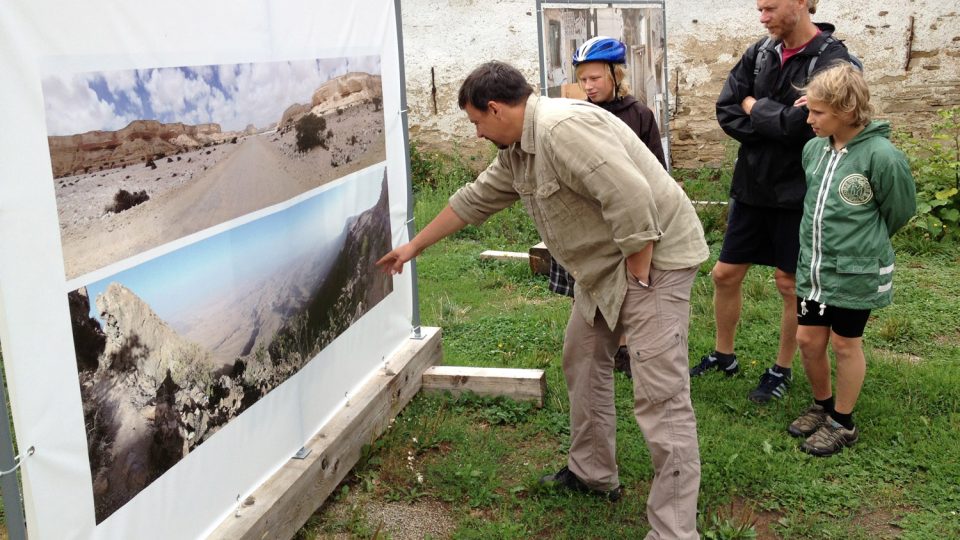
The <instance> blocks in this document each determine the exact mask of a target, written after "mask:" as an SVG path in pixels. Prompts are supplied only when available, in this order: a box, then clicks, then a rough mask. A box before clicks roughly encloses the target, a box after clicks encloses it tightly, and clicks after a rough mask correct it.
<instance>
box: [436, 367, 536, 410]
mask: <svg viewBox="0 0 960 540" xmlns="http://www.w3.org/2000/svg"><path fill="white" fill-rule="evenodd" d="M423 391H425V392H427V391H435V392H442V391H449V392H451V393H454V394H458V393H460V392H465V391H470V392H473V393H475V394H478V395H481V396H504V397H508V398H510V399H514V400H517V401H533V402H535V403H536V405H537V407H543V397H544V395H545V394H546V393H547V377H546V375H545V374H544V372H543V370H542V369H511V368H480V367H463V366H433V367H431V368H429V369H427V370H426V371H424V372H423Z"/></svg>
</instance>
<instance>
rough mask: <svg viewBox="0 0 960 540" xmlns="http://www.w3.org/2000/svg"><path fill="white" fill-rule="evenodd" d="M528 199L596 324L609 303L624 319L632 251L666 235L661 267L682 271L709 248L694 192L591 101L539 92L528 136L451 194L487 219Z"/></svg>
mask: <svg viewBox="0 0 960 540" xmlns="http://www.w3.org/2000/svg"><path fill="white" fill-rule="evenodd" d="M518 199H519V200H521V201H523V204H524V206H525V207H526V209H527V212H528V213H529V214H530V216H531V217H532V218H533V221H534V223H535V224H536V226H537V230H538V231H539V232H540V237H541V238H542V239H543V241H544V243H545V244H546V245H547V247H548V248H549V250H550V254H551V255H553V257H554V258H555V259H556V260H557V262H559V263H560V264H562V265H563V266H564V267H565V268H566V269H567V270H568V271H570V274H571V275H573V277H574V278H575V279H576V280H577V283H576V289H575V291H576V292H575V294H576V298H577V301H576V302H575V304H574V305H575V309H577V311H578V312H579V313H580V314H581V315H582V316H583V318H584V319H586V321H587V324H590V325H593V320H594V315H595V314H596V310H597V309H598V308H599V309H600V312H601V314H603V318H604V320H606V321H607V325H608V326H609V327H610V329H611V330H613V329H614V328H615V327H616V325H617V319H618V317H619V314H620V306H621V305H622V303H623V299H624V296H625V295H626V290H627V270H626V262H625V260H626V257H627V256H629V255H632V254H634V253H636V252H638V251H640V250H642V249H643V248H644V246H646V245H647V243H648V242H656V245H655V246H654V249H653V266H654V267H656V268H658V269H660V270H678V269H681V268H689V267H691V266H695V265H698V264H700V263H701V262H703V261H705V260H706V259H707V256H708V255H709V251H708V249H707V244H706V242H705V241H704V238H703V228H702V227H701V225H700V220H699V219H698V218H697V213H696V211H695V210H694V208H693V205H692V204H691V203H690V199H689V198H687V196H686V194H685V193H684V192H683V190H682V189H681V188H680V186H679V185H678V184H677V183H676V182H675V181H674V180H673V178H671V177H670V175H669V174H668V173H667V172H666V171H665V170H664V169H663V166H661V165H660V163H659V162H658V161H657V158H656V157H654V155H653V154H652V153H651V152H650V150H649V149H648V148H647V147H646V146H645V145H644V144H643V142H642V141H641V140H640V138H639V137H637V136H636V134H635V133H634V132H633V131H631V130H630V128H629V127H627V125H626V124H624V123H623V122H622V121H620V120H619V119H618V118H617V117H616V116H614V115H612V114H610V113H608V112H607V111H605V110H603V109H601V108H600V107H597V106H595V105H593V104H590V103H587V102H585V101H577V100H569V99H551V98H544V97H539V96H536V95H531V96H530V97H529V98H528V99H527V103H526V109H525V111H524V118H523V134H522V135H521V137H520V142H519V143H514V144H512V145H510V146H509V147H508V148H506V149H505V150H501V151H500V152H499V153H498V154H497V158H496V159H495V160H494V161H493V163H491V164H490V166H489V167H487V169H486V170H485V171H484V172H482V173H481V174H480V176H479V177H477V180H476V181H474V182H471V183H469V184H466V185H465V186H463V187H462V188H460V189H459V190H458V191H457V192H456V193H454V194H453V196H452V197H450V207H451V208H452V209H453V211H454V212H455V213H456V214H457V216H459V217H460V218H461V219H463V220H464V221H466V222H467V223H471V224H474V225H479V224H480V223H483V222H484V221H485V220H486V219H487V218H489V217H490V216H491V215H493V214H495V213H496V212H498V211H500V210H502V209H504V208H506V207H507V206H510V205H511V204H513V203H514V202H515V201H517V200H518Z"/></svg>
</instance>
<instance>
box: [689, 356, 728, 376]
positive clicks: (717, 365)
mask: <svg viewBox="0 0 960 540" xmlns="http://www.w3.org/2000/svg"><path fill="white" fill-rule="evenodd" d="M716 354H717V353H716V352H712V353H710V354H708V355H706V356H704V357H703V358H701V359H700V363H699V364H697V365H695V366H693V367H692V368H690V376H691V377H699V376H700V375H703V374H704V373H706V372H708V371H710V370H711V369H716V370H718V371H722V372H723V373H724V374H725V375H726V376H727V377H733V376H734V374H736V373H737V372H738V371H740V364H738V363H737V355H735V354H731V355H730V357H731V359H730V360H727V361H726V362H724V361H723V360H721V359H719V358H717V357H716V356H715V355H716Z"/></svg>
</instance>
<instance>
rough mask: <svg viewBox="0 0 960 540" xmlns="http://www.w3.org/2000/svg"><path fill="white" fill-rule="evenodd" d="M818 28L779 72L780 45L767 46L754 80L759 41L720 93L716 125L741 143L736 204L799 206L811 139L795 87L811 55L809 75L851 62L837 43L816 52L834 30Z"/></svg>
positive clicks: (804, 77)
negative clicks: (747, 108)
mask: <svg viewBox="0 0 960 540" xmlns="http://www.w3.org/2000/svg"><path fill="white" fill-rule="evenodd" d="M817 27H818V28H820V30H821V33H820V34H819V35H817V37H815V38H814V39H813V41H811V42H810V44H809V45H807V46H806V48H804V50H802V51H800V52H799V53H797V54H795V55H794V56H791V57H790V58H789V59H788V60H787V62H786V64H785V65H784V66H783V67H782V68H781V66H780V54H779V52H778V51H779V47H780V46H781V45H782V43H781V42H779V41H778V42H776V43H774V44H773V47H777V49H774V48H773V47H771V48H770V49H769V50H768V51H767V53H766V54H765V55H763V60H762V65H761V66H760V71H759V72H758V73H757V75H756V80H754V67H755V65H756V60H757V55H758V52H759V50H760V48H761V47H762V46H763V45H764V43H765V42H766V41H767V38H762V39H760V40H759V41H757V42H756V43H754V44H753V45H751V46H750V48H748V49H747V51H746V52H745V53H744V54H743V57H742V58H741V59H740V61H739V62H737V65H736V66H734V67H733V70H731V71H730V75H729V76H728V77H727V81H726V83H725V84H724V85H723V90H721V91H720V97H719V98H718V99H717V121H718V122H720V127H721V128H723V131H725V132H726V133H727V135H730V136H731V137H733V138H734V139H736V140H737V141H739V142H740V150H739V153H738V154H737V163H736V166H735V167H734V171H733V182H732V184H731V186H730V197H731V198H733V199H734V200H736V201H738V202H743V203H746V204H749V205H753V206H760V207H766V208H790V209H800V208H802V207H803V196H804V193H805V192H806V183H805V181H804V173H803V166H802V165H801V163H800V156H801V153H802V151H803V145H804V144H806V142H807V141H808V140H810V139H812V138H813V136H814V135H813V130H812V129H811V128H810V126H808V125H807V108H806V107H794V106H793V103H794V101H796V100H797V98H799V97H800V92H799V90H798V88H799V87H803V86H805V85H806V84H807V81H808V77H807V73H808V69H809V66H810V62H811V58H812V57H813V56H818V55H819V58H818V59H817V62H816V64H815V66H814V70H813V72H812V73H813V74H815V73H818V72H819V71H821V70H824V69H827V68H828V67H829V66H830V65H832V64H834V63H835V62H837V61H838V60H842V61H850V57H849V55H848V53H847V48H846V46H845V45H844V44H843V42H841V41H840V40H837V39H834V40H833V41H832V43H829V44H828V45H827V47H826V48H825V49H823V52H822V53H821V52H820V48H821V46H822V45H823V44H824V42H825V41H826V40H827V39H828V38H829V37H830V36H831V35H832V34H833V30H834V27H833V25H830V24H824V23H817ZM747 96H753V97H754V98H756V100H757V102H756V103H755V104H754V105H753V110H752V111H751V114H749V115H748V114H746V113H745V112H744V110H743V108H742V107H741V106H740V103H741V102H743V99H744V98H746V97H747Z"/></svg>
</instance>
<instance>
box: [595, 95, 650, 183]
mask: <svg viewBox="0 0 960 540" xmlns="http://www.w3.org/2000/svg"><path fill="white" fill-rule="evenodd" d="M597 105H599V106H600V107H602V108H604V109H606V110H607V111H610V112H611V113H613V114H614V115H615V116H616V117H617V118H619V119H620V120H623V123H625V124H626V125H628V126H630V129H632V130H633V132H634V133H636V134H637V137H640V140H641V141H643V144H645V145H646V146H647V148H649V149H650V151H651V152H653V155H654V156H656V157H657V161H659V162H660V164H661V165H663V168H664V169H666V168H667V160H666V159H664V157H663V144H662V143H661V142H660V130H659V129H657V119H656V118H655V117H654V115H653V111H651V110H650V108H649V107H647V106H646V105H644V104H643V103H640V102H639V101H637V98H635V97H633V96H624V97H622V98H620V99H612V100H610V101H607V102H605V103H597Z"/></svg>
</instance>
